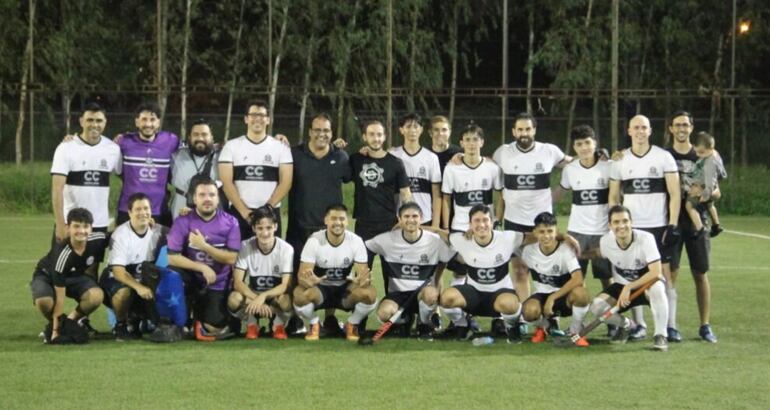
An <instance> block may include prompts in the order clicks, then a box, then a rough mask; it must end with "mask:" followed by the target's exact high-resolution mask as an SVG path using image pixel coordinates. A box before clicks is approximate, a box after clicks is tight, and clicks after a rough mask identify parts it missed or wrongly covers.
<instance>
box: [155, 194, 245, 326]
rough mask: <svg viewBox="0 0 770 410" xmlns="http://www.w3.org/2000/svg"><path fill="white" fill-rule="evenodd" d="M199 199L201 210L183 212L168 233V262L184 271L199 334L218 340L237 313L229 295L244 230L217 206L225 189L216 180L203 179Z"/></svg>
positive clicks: (197, 203) (177, 269) (197, 201)
mask: <svg viewBox="0 0 770 410" xmlns="http://www.w3.org/2000/svg"><path fill="white" fill-rule="evenodd" d="M194 202H195V211H194V212H190V213H189V214H187V215H184V216H180V217H179V218H177V219H176V220H175V221H174V225H173V226H172V227H171V231H170V232H169V234H168V264H169V266H170V267H172V269H174V270H176V271H178V272H179V273H181V274H182V279H183V280H184V283H185V293H186V295H187V299H188V300H189V301H190V302H191V303H188V306H192V310H193V318H194V319H195V338H196V339H197V340H200V341H213V340H215V339H216V335H217V334H219V335H222V334H224V333H225V332H226V330H227V324H228V322H229V321H230V318H231V315H230V314H229V312H228V310H227V296H228V292H229V290H230V287H231V286H232V267H231V265H233V264H234V263H235V261H236V259H237V256H238V250H239V249H240V247H241V235H240V229H239V227H238V221H237V220H236V219H235V217H233V216H232V215H230V214H228V213H227V212H224V211H222V210H221V209H217V206H218V205H219V193H218V191H217V185H216V183H215V182H214V181H213V180H210V179H208V180H201V181H200V182H199V183H198V185H197V186H196V187H195V197H194Z"/></svg>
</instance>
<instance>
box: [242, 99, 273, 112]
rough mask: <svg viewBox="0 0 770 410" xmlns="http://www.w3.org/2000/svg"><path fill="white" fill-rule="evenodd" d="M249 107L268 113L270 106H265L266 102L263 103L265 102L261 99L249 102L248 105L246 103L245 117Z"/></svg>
mask: <svg viewBox="0 0 770 410" xmlns="http://www.w3.org/2000/svg"><path fill="white" fill-rule="evenodd" d="M251 107H259V108H264V109H266V110H267V111H270V106H269V105H267V101H265V100H263V99H261V98H258V99H255V100H251V101H249V102H248V103H246V115H248V114H249V110H250V109H251Z"/></svg>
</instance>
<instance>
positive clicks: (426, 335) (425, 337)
mask: <svg viewBox="0 0 770 410" xmlns="http://www.w3.org/2000/svg"><path fill="white" fill-rule="evenodd" d="M433 333H434V327H433V326H432V325H428V324H423V323H420V324H419V325H417V334H418V337H419V339H420V340H422V341H424V342H432V341H433Z"/></svg>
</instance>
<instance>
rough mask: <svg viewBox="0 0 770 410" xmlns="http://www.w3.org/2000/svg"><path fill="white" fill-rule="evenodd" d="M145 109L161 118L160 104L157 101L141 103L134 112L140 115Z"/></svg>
mask: <svg viewBox="0 0 770 410" xmlns="http://www.w3.org/2000/svg"><path fill="white" fill-rule="evenodd" d="M145 111H146V112H149V113H153V114H155V116H156V117H158V118H160V106H159V105H158V103H156V102H155V101H145V102H143V103H141V104H139V105H138V106H137V107H136V110H135V111H134V113H135V114H136V116H137V117H139V116H140V115H141V114H142V113H143V112H145Z"/></svg>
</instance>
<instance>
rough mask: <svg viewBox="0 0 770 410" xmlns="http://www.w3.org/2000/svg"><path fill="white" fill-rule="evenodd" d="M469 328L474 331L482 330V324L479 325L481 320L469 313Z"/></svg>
mask: <svg viewBox="0 0 770 410" xmlns="http://www.w3.org/2000/svg"><path fill="white" fill-rule="evenodd" d="M468 328H470V329H471V330H472V331H473V332H474V333H480V332H481V326H479V322H478V321H477V320H476V318H475V317H473V316H471V315H468Z"/></svg>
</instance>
